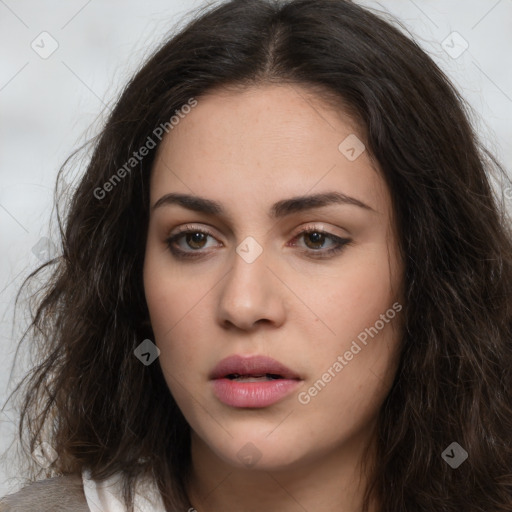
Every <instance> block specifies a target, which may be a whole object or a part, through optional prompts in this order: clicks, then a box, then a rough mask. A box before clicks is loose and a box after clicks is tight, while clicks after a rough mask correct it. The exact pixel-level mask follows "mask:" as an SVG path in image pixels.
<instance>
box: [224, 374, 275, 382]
mask: <svg viewBox="0 0 512 512" xmlns="http://www.w3.org/2000/svg"><path fill="white" fill-rule="evenodd" d="M225 378H226V379H229V380H236V381H237V382H261V381H266V380H277V379H282V378H283V377H282V376H281V375H276V374H273V373H266V374H265V375H239V374H238V373H230V374H229V375H226V377H225Z"/></svg>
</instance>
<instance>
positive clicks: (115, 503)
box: [82, 469, 165, 512]
mask: <svg viewBox="0 0 512 512" xmlns="http://www.w3.org/2000/svg"><path fill="white" fill-rule="evenodd" d="M82 480H83V483H84V494H85V498H86V500H87V505H88V506H89V509H90V510H91V512H126V507H125V505H124V502H123V499H122V490H121V481H120V474H115V475H113V476H112V477H110V478H109V479H108V480H105V481H103V482H96V481H95V480H91V479H90V473H89V470H87V469H84V470H83V471H82ZM134 506H135V512H165V508H164V504H163V501H162V496H161V494H160V492H159V490H158V486H157V485H156V483H155V482H154V481H152V480H150V479H148V478H147V479H144V480H142V479H139V480H137V482H136V488H135V505H134Z"/></svg>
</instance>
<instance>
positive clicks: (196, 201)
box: [152, 192, 378, 219]
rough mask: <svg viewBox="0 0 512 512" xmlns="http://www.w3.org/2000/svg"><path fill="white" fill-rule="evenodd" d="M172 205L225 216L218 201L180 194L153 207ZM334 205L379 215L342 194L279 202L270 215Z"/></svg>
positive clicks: (168, 196) (161, 199)
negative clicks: (352, 207)
mask: <svg viewBox="0 0 512 512" xmlns="http://www.w3.org/2000/svg"><path fill="white" fill-rule="evenodd" d="M172 204H177V205H179V206H182V207H183V208H187V209H188V210H193V211H195V212H200V213H205V214H208V215H225V211H224V208H223V206H222V205H221V203H219V202H217V201H213V200H212V199H206V198H204V197H199V196H193V195H190V194H178V193H169V194H165V195H164V196H162V197H161V198H160V199H159V200H158V201H157V202H156V203H155V204H154V205H153V207H152V210H155V209H157V208H161V207H163V206H168V205H172ZM332 204H343V205H352V206H358V207H360V208H363V209H365V210H371V211H373V212H375V213H378V212H376V210H374V209H373V208H371V207H370V206H368V205H367V204H365V203H363V202H362V201H360V200H359V199H356V198H354V197H350V196H347V195H345V194H342V193H341V192H325V193H322V194H314V195H306V196H297V197H291V198H290V199H283V200H281V201H277V202H276V203H274V204H273V205H272V207H271V208H270V213H269V215H270V217H271V218H273V219H278V218H282V217H286V216H288V215H291V214H293V213H297V212H302V211H306V210H312V209H314V208H321V207H324V206H329V205H332Z"/></svg>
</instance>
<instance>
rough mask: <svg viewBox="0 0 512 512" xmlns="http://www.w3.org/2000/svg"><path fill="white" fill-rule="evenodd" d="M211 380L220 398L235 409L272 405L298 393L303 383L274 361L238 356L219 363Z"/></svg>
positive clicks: (263, 357)
mask: <svg viewBox="0 0 512 512" xmlns="http://www.w3.org/2000/svg"><path fill="white" fill-rule="evenodd" d="M210 379H211V382H212V386H213V388H212V389H213V392H214V394H215V395H216V396H217V398H218V399H219V400H220V401H221V402H222V403H224V404H225V405H228V406H230V407H235V408H264V407H268V406H270V405H273V404H275V403H277V402H279V401H280V400H282V399H283V398H285V397H286V396H287V395H289V394H290V393H292V392H293V391H294V390H296V389H297V387H298V386H299V385H300V382H301V381H302V380H303V379H301V378H300V376H299V375H298V374H297V373H295V372H294V371H292V370H290V369H289V368H287V367H286V366H284V365H283V364H281V363H279V362H278V361H276V360H275V359H271V358H268V357H265V356H249V357H242V356H239V355H234V356H230V357H227V358H226V359H223V360H222V361H220V363H219V364H218V365H217V366H216V367H215V369H214V370H213V371H212V373H211V375H210Z"/></svg>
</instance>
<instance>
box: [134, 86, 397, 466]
mask: <svg viewBox="0 0 512 512" xmlns="http://www.w3.org/2000/svg"><path fill="white" fill-rule="evenodd" d="M197 101H198V103H197V106H195V107H194V108H192V109H190V110H191V111H190V112H189V113H188V114H187V115H184V114H182V119H181V120H180V121H179V124H177V125H176V126H174V128H173V129H172V131H170V132H169V134H168V135H167V136H166V138H164V140H163V142H162V144H161V146H160V148H159V150H158V154H157V159H156V160H155V165H154V168H153V170H152V177H151V188H150V204H151V214H150V222H149V232H148V238H147V246H146V256H145V265H144V285H145V294H146V299H147V304H148V307H149V312H150V317H151V323H152V327H153V331H154V334H155V340H154V341H155V343H156V345H157V346H158V347H159V349H160V351H161V353H160V357H159V362H160V365H161V367H162V370H163V373H164V376H165V379H166V382H167V384H168V386H169V389H170V392H171V393H172V395H173V396H174V398H175V400H176V402H177V404H178V405H179V407H180V409H181V410H182V412H183V414H184V416H185V417H186V419H187V421H188V423H189V424H190V426H191V428H192V447H193V453H195V454H196V455H197V454H201V455H202V456H203V457H208V458H209V459H210V460H212V461H217V462H219V463H220V461H223V463H224V464H228V465H231V466H235V467H238V468H244V467H245V468H249V467H254V468H256V467H258V468H263V469H277V468H282V469H284V468H292V467H299V466H300V465H301V464H306V463H311V462H312V461H314V460H315V459H316V460H322V459H324V460H325V457H336V456H338V457H345V458H347V459H349V458H350V457H354V456H355V455H356V454H357V453H359V451H358V450H359V448H360V447H362V445H363V443H365V442H367V441H369V440H370V439H372V438H373V430H372V429H373V428H374V426H375V420H376V417H377V414H378V412H379V409H380V407H381V405H382V403H383V400H384V399H385V397H386V395H387V393H388V391H389V389H390V385H391V383H392V380H393V377H394V374H395V370H396V364H397V358H398V345H399V339H400V329H399V324H400V321H401V316H402V315H403V313H400V310H401V308H402V304H401V301H400V296H399V295H398V294H397V292H398V290H399V289H400V286H401V282H402V281H401V279H402V265H401V263H400V260H399V255H398V247H397V239H396V235H395V232H394V226H393V223H392V219H391V200H390V196H389V193H388V190H387V187H386V186H385V183H384V181H383V179H382V178H381V176H380V175H379V173H378V172H376V170H375V169H374V168H373V167H372V166H371V164H370V160H369V157H368V154H367V152H366V151H365V150H364V147H361V146H360V144H361V143H360V141H358V139H357V131H356V128H355V127H354V125H353V124H352V123H351V121H350V119H349V118H348V117H346V116H344V115H343V114H342V113H339V112H336V111H334V110H333V109H332V108H331V107H329V106H328V105H326V104H323V103H322V101H321V99H319V98H318V97H315V96H311V95H310V94H308V92H307V91H306V90H305V89H302V88H300V87H299V86H293V87H292V86H277V85H268V86H261V87H258V88H251V89H246V90H245V91H244V92H236V93H235V92H227V91H223V92H222V93H220V92H217V93H215V94H213V93H212V94H209V95H207V96H204V97H200V98H197ZM188 110H189V109H187V111H188ZM347 137H348V139H347ZM167 194H180V195H186V196H192V198H188V199H186V198H185V199H184V198H181V199H182V200H180V199H179V197H178V196H174V199H173V198H172V197H171V196H168V197H167V199H162V198H164V197H165V196H166V195H167ZM335 194H336V196H335ZM317 195H320V197H319V198H318V199H315V196H317ZM345 196H346V197H347V198H351V199H347V200H346V201H343V200H341V199H340V198H343V197H345ZM336 197H337V198H338V199H337V200H334V199H335V198H336ZM326 198H330V200H328V201H327V200H326ZM358 202H360V203H364V205H366V206H364V205H361V204H358ZM157 203H158V204H157ZM213 203H214V204H213ZM155 205H157V206H156V207H154V206H155ZM182 230H187V231H189V233H188V234H181V236H179V237H176V238H173V241H172V242H168V239H169V238H170V237H174V236H175V235H176V234H178V232H180V231H182ZM303 230H310V231H311V232H310V233H309V234H307V233H306V234H300V233H301V232H302V231H303ZM202 232H203V233H205V232H206V233H207V234H201V233H202ZM236 355H238V356H240V358H239V359H238V360H236V359H235V360H234V364H233V365H232V366H229V365H228V366H221V367H220V368H219V367H218V364H219V363H220V362H221V361H222V360H224V359H225V358H228V357H230V356H236ZM250 356H265V357H267V358H271V359H273V360H276V361H277V362H279V363H280V364H281V365H283V366H284V367H286V368H287V369H288V370H286V369H283V368H282V367H278V366H273V365H272V364H271V363H269V362H268V360H260V361H259V362H258V361H257V360H256V362H255V360H253V361H252V363H253V364H252V366H251V363H250V362H249V363H248V362H247V358H250ZM258 363H259V364H258ZM216 369H217V370H218V372H216V371H215V370H216ZM237 370H239V371H237ZM235 374H238V375H241V376H244V377H238V378H234V377H235ZM267 374H273V375H274V377H270V378H269V376H267ZM278 375H279V376H280V378H275V376H278ZM214 377H218V378H214ZM349 454H350V455H349Z"/></svg>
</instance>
